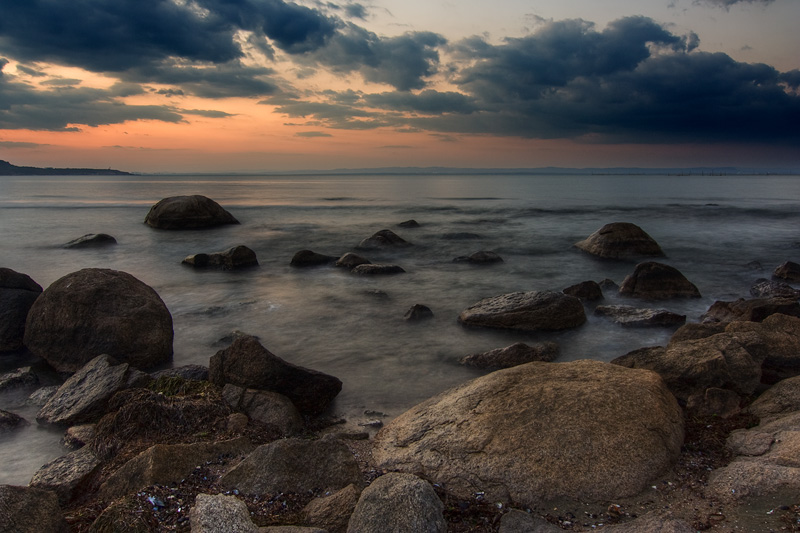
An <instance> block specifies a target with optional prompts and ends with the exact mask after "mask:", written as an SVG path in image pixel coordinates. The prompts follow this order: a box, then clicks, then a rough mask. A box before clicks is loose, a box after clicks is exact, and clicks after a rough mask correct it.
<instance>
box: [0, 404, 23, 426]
mask: <svg viewBox="0 0 800 533" xmlns="http://www.w3.org/2000/svg"><path fill="white" fill-rule="evenodd" d="M27 423H28V422H27V421H26V420H25V419H24V418H22V417H21V416H19V415H18V414H16V413H12V412H10V411H4V410H2V409H0V431H5V430H8V429H14V428H17V427H19V426H24V425H25V424H27Z"/></svg>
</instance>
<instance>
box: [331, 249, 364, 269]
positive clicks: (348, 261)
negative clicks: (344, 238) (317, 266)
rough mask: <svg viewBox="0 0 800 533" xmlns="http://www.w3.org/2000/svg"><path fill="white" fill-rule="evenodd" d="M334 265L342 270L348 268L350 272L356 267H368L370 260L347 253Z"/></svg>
mask: <svg viewBox="0 0 800 533" xmlns="http://www.w3.org/2000/svg"><path fill="white" fill-rule="evenodd" d="M335 264H336V266H337V267H344V268H349V269H350V270H352V269H354V268H355V267H357V266H358V265H368V264H370V260H369V259H367V258H365V257H361V256H360V255H358V254H354V253H352V252H347V253H346V254H344V255H343V256H342V257H340V258H339V259H337V260H336V263H335Z"/></svg>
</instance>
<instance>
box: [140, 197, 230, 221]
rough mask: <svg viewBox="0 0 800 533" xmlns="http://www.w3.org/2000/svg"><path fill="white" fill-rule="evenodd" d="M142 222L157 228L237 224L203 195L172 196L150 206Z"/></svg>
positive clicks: (217, 205) (228, 214)
mask: <svg viewBox="0 0 800 533" xmlns="http://www.w3.org/2000/svg"><path fill="white" fill-rule="evenodd" d="M144 223H145V224H147V225H148V226H150V227H153V228H158V229H198V228H210V227H214V226H221V225H224V224H238V223H239V221H238V220H236V218H234V216H233V215H231V214H230V213H228V212H227V211H226V210H225V209H223V208H222V207H221V206H220V205H219V204H218V203H217V202H215V201H214V200H211V199H210V198H206V197H205V196H200V195H194V196H173V197H170V198H164V199H163V200H160V201H159V202H158V203H156V204H155V205H153V207H151V208H150V211H149V212H148V213H147V216H146V217H145V219H144Z"/></svg>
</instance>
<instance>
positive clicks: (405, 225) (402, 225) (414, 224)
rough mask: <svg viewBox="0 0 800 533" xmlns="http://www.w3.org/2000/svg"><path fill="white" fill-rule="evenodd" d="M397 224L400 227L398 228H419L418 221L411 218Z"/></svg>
mask: <svg viewBox="0 0 800 533" xmlns="http://www.w3.org/2000/svg"><path fill="white" fill-rule="evenodd" d="M397 226H398V227H400V228H419V227H420V225H419V222H417V221H416V220H414V219H413V218H412V219H411V220H406V221H405V222H400V223H399V224H398V225H397Z"/></svg>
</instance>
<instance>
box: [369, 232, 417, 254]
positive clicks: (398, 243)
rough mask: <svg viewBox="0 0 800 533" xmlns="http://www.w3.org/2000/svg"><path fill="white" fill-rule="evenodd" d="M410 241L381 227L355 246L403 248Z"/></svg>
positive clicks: (409, 244) (370, 248)
mask: <svg viewBox="0 0 800 533" xmlns="http://www.w3.org/2000/svg"><path fill="white" fill-rule="evenodd" d="M407 246H411V243H410V242H408V241H407V240H405V239H403V238H402V237H400V236H399V235H398V234H396V233H395V232H393V231H392V230H390V229H382V230H380V231H378V232H376V233H374V234H373V235H372V236H371V237H367V238H366V239H364V240H363V241H361V242H360V243H359V244H358V246H357V248H360V249H367V250H374V249H376V248H405V247H407Z"/></svg>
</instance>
